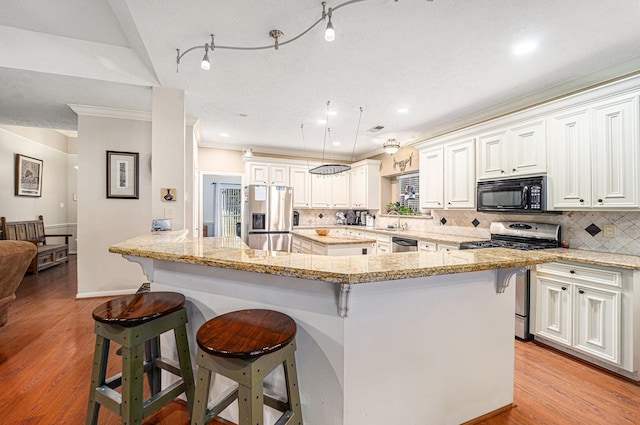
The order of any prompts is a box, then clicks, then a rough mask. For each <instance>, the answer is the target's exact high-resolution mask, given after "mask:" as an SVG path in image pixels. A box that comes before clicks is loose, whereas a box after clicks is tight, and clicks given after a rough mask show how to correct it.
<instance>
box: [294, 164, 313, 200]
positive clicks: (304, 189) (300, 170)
mask: <svg viewBox="0 0 640 425" xmlns="http://www.w3.org/2000/svg"><path fill="white" fill-rule="evenodd" d="M289 183H290V184H291V186H292V187H293V207H294V208H309V207H311V174H309V171H308V170H307V168H306V167H291V168H290V170H289Z"/></svg>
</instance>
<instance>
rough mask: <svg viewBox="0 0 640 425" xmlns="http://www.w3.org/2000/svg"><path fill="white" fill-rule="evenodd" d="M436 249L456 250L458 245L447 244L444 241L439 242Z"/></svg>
mask: <svg viewBox="0 0 640 425" xmlns="http://www.w3.org/2000/svg"><path fill="white" fill-rule="evenodd" d="M437 246H438V251H457V250H459V249H460V246H459V245H447V244H445V243H439V244H438V245H437Z"/></svg>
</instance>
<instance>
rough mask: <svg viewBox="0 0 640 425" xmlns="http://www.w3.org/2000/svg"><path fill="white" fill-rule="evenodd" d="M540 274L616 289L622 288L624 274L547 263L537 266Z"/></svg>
mask: <svg viewBox="0 0 640 425" xmlns="http://www.w3.org/2000/svg"><path fill="white" fill-rule="evenodd" d="M536 271H537V272H538V273H546V274H552V275H556V276H561V277H565V278H571V279H575V280H577V281H582V282H588V283H596V284H600V285H605V286H612V287H616V288H621V287H622V273H620V272H617V271H613V270H603V269H597V268H594V267H585V266H578V265H575V264H564V263H545V264H539V265H537V266H536Z"/></svg>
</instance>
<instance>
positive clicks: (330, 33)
mask: <svg viewBox="0 0 640 425" xmlns="http://www.w3.org/2000/svg"><path fill="white" fill-rule="evenodd" d="M328 16H329V22H327V28H326V29H325V30H324V39H325V40H326V41H333V40H335V39H336V31H335V30H334V29H333V24H332V23H331V9H329V14H328Z"/></svg>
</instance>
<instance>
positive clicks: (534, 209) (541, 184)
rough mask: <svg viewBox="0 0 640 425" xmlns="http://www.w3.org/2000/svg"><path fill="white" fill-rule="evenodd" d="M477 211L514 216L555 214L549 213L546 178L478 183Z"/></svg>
mask: <svg viewBox="0 0 640 425" xmlns="http://www.w3.org/2000/svg"><path fill="white" fill-rule="evenodd" d="M477 209H478V211H482V212H497V213H513V214H540V213H548V212H551V213H554V212H555V211H547V178H546V177H545V176H536V177H527V178H520V179H502V180H491V181H481V182H478V190H477Z"/></svg>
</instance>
